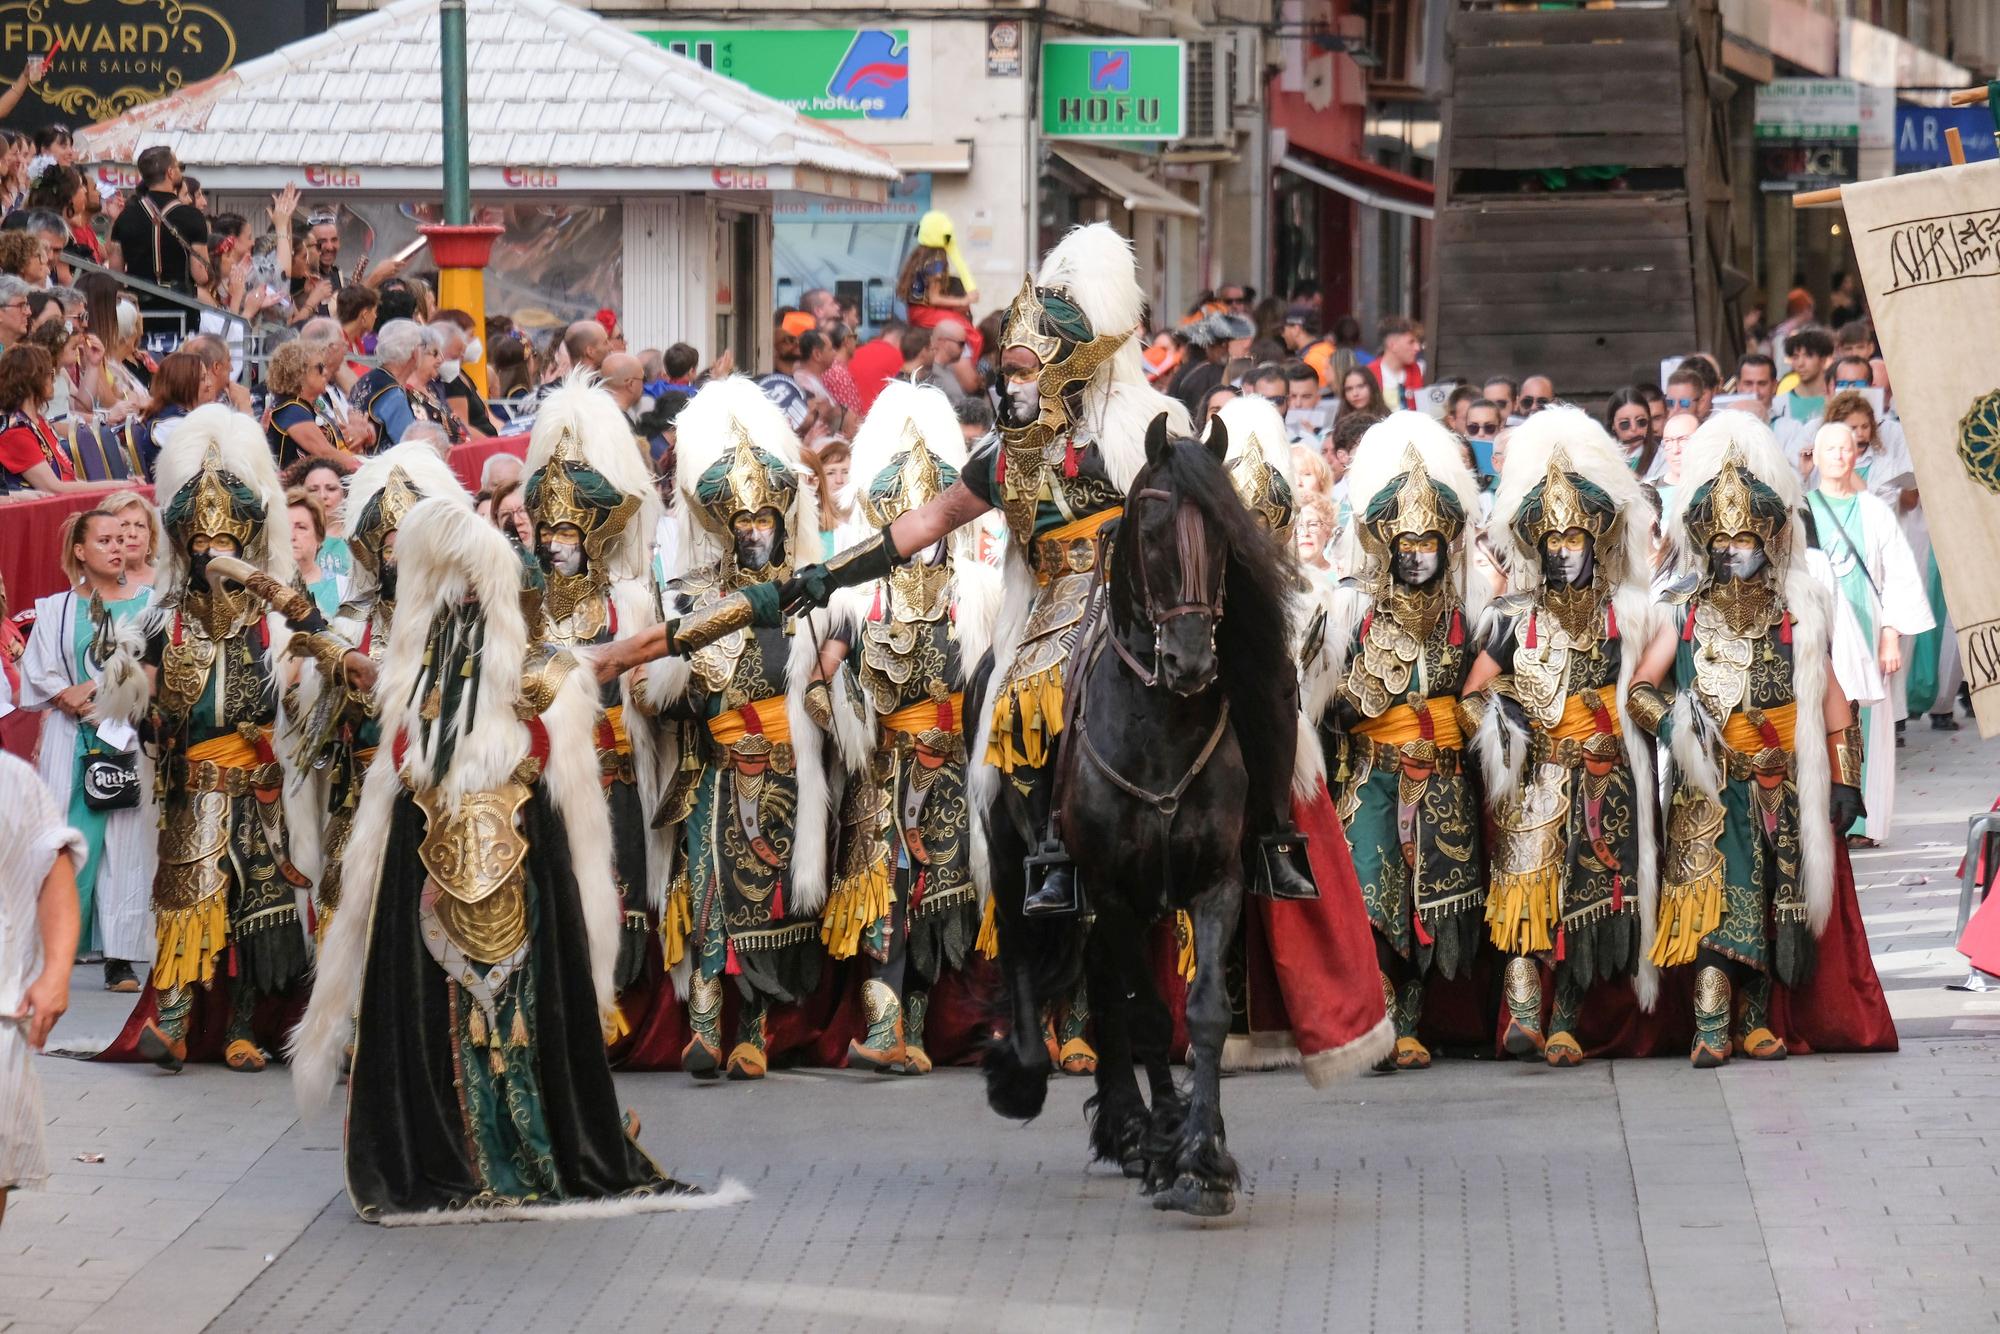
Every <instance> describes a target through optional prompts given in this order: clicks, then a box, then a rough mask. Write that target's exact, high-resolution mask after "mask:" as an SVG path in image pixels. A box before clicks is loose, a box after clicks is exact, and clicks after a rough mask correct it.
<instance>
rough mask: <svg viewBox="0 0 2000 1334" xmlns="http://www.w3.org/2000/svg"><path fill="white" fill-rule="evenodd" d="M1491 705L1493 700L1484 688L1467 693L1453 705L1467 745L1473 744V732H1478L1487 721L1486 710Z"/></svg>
mask: <svg viewBox="0 0 2000 1334" xmlns="http://www.w3.org/2000/svg"><path fill="white" fill-rule="evenodd" d="M1490 707H1492V701H1491V700H1490V699H1488V698H1487V695H1486V692H1485V691H1484V690H1480V691H1476V692H1474V693H1473V694H1470V695H1467V696H1466V697H1465V698H1463V699H1461V700H1459V701H1458V702H1457V703H1456V704H1454V705H1452V706H1451V711H1452V713H1453V714H1454V715H1456V716H1457V718H1458V730H1459V731H1460V732H1461V733H1463V734H1464V736H1465V742H1466V744H1467V745H1471V744H1472V737H1473V734H1474V733H1476V732H1478V731H1479V725H1480V724H1481V723H1483V722H1485V721H1486V710H1487V709H1489V708H1490Z"/></svg>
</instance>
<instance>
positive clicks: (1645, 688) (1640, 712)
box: [1625, 681, 1672, 736]
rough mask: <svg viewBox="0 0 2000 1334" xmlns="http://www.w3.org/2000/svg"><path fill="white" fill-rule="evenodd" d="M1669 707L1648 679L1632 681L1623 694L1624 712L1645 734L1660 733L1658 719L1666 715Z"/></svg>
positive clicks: (1656, 687) (1658, 689)
mask: <svg viewBox="0 0 2000 1334" xmlns="http://www.w3.org/2000/svg"><path fill="white" fill-rule="evenodd" d="M1671 707H1672V705H1671V704H1670V703H1669V702H1668V700H1667V697H1666V696H1665V695H1663V694H1661V693H1660V688H1659V687H1658V686H1656V685H1654V684H1653V683H1652V682H1650V681H1634V682H1633V683H1632V688H1631V690H1629V691H1627V692H1626V695H1625V712H1626V714H1627V715H1628V716H1629V717H1630V718H1631V719H1632V721H1633V722H1635V723H1637V724H1639V726H1640V727H1642V728H1644V729H1645V730H1646V735H1647V736H1658V735H1659V734H1660V719H1662V718H1664V717H1666V716H1667V710H1668V709H1670V708H1671Z"/></svg>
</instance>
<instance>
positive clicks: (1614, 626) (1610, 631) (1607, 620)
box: [1604, 602, 1618, 639]
mask: <svg viewBox="0 0 2000 1334" xmlns="http://www.w3.org/2000/svg"><path fill="white" fill-rule="evenodd" d="M1604 637H1605V638H1606V639H1616V638H1618V611H1617V609H1616V608H1614V607H1613V606H1612V605H1611V604H1610V603H1609V602H1607V603H1605V604H1604Z"/></svg>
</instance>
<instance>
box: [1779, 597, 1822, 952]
mask: <svg viewBox="0 0 2000 1334" xmlns="http://www.w3.org/2000/svg"><path fill="white" fill-rule="evenodd" d="M1785 607H1786V609H1787V610H1788V611H1790V612H1791V613H1792V698H1793V699H1794V700H1796V701H1797V705H1798V713H1797V721H1796V723H1795V725H1794V729H1793V742H1792V744H1793V747H1794V750H1793V756H1794V762H1795V763H1796V764H1797V766H1798V780H1797V781H1798V789H1799V843H1800V845H1801V846H1800V849H1799V852H1800V865H1799V889H1800V891H1801V892H1802V893H1803V894H1804V895H1805V900H1806V925H1807V926H1809V927H1811V928H1812V933H1813V934H1814V935H1815V936H1817V935H1819V934H1820V933H1821V932H1823V931H1825V930H1826V924H1827V922H1828V921H1829V920H1830V919H1831V918H1832V916H1833V858H1834V853H1833V837H1834V833H1833V825H1832V822H1831V821H1829V820H1828V819H1827V818H1826V811H1827V808H1828V805H1829V803H1831V801H1832V800H1833V774H1832V771H1831V769H1830V768H1829V766H1828V761H1827V753H1826V738H1825V735H1824V734H1825V731H1826V725H1825V718H1826V681H1827V675H1828V670H1829V668H1830V666H1831V664H1832V659H1831V657H1830V652H1831V649H1830V638H1829V627H1830V626H1831V625H1832V623H1833V617H1832V595H1831V594H1829V593H1828V592H1827V589H1826V586H1825V585H1823V584H1821V583H1820V582H1819V581H1818V580H1817V579H1815V578H1814V577H1813V576H1812V574H1811V572H1810V571H1809V570H1806V569H1805V568H1803V564H1801V567H1800V568H1797V569H1794V570H1793V571H1792V572H1791V573H1790V574H1789V575H1788V576H1787V577H1786V579H1785Z"/></svg>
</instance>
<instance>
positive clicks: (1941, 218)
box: [1840, 162, 2000, 737]
mask: <svg viewBox="0 0 2000 1334" xmlns="http://www.w3.org/2000/svg"><path fill="white" fill-rule="evenodd" d="M1840 199H1841V203H1842V204H1844V205H1845V206H1846V208H1847V222H1848V232H1849V233H1850V235H1851V236H1852V238H1853V241H1854V253H1855V255H1856V256H1857V257H1858V258H1859V259H1860V262H1861V279H1862V282H1863V284H1864V285H1865V286H1866V287H1867V289H1868V306H1869V310H1870V312H1871V313H1872V314H1873V316H1874V319H1875V332H1876V333H1877V335H1878V336H1879V337H1880V338H1881V340H1882V355H1883V356H1884V357H1885V358H1886V359H1887V360H1888V363H1889V382H1890V383H1891V384H1893V385H1894V386H1895V387H1896V407H1897V411H1898V412H1899V413H1901V415H1902V419H1903V427H1904V434H1905V436H1906V437H1907V438H1908V440H1909V442H1910V453H1911V455H1912V457H1913V459H1914V460H1915V462H1916V467H1917V487H1918V490H1919V491H1920V492H1921V494H1922V496H1923V504H1924V514H1925V517H1926V518H1927V519H1928V520H1929V523H1930V530H1931V533H1932V537H1933V550H1935V551H1936V553H1937V558H1938V573H1939V574H1940V575H1941V576H1942V578H1943V580H1944V595H1945V601H1946V603H1947V604H1948V605H1949V606H1950V608H1951V618H1952V622H1953V624H1954V625H1955V626H1956V627H1957V630H1958V647H1959V657H1960V660H1961V662H1962V664H1963V666H1964V669H1965V681H1966V685H1967V687H1968V688H1969V689H1970V690H1971V692H1972V707H1973V712H1974V713H1976V714H1977V715H1978V718H1979V734H1980V735H1981V736H1989V737H1990V736H1993V735H1995V734H1996V733H2000V579H1995V578H1994V577H1993V571H1994V570H1996V569H2000V361H1996V360H1995V358H1994V356H1993V349H1994V348H1996V347H2000V204H1997V203H1996V202H1995V201H1996V200H2000V162H1976V163H1972V164H1971V165H1969V166H1963V167H1940V168H1938V169H1937V170H1935V171H1924V172H1918V173H1916V174H1914V175H1910V176H1892V177H1887V178H1884V179H1881V180H1874V181H1860V182H1857V183H1855V184H1852V185H1846V186H1843V187H1841V192H1840ZM1946 534H1949V535H1950V536H1949V538H1947V537H1946V536H1945V535H1946Z"/></svg>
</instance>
